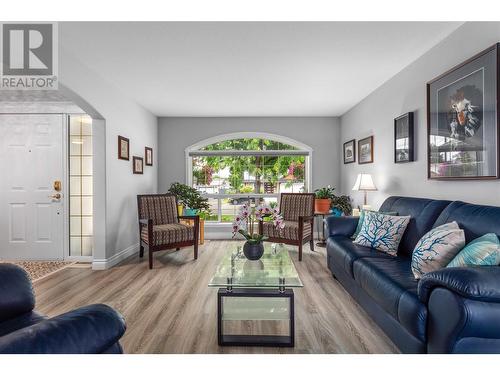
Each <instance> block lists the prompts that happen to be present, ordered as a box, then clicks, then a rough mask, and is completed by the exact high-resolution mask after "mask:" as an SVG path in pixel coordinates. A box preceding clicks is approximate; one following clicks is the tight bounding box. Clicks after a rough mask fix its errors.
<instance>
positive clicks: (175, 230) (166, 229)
mask: <svg viewBox="0 0 500 375" xmlns="http://www.w3.org/2000/svg"><path fill="white" fill-rule="evenodd" d="M141 239H142V240H143V241H144V242H145V243H147V244H148V245H149V243H148V242H149V239H148V228H147V227H142V229H141ZM193 239H194V227H192V226H190V225H184V224H178V223H174V224H162V225H153V244H152V245H153V246H161V245H168V244H173V243H179V242H187V241H193Z"/></svg>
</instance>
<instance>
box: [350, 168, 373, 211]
mask: <svg viewBox="0 0 500 375" xmlns="http://www.w3.org/2000/svg"><path fill="white" fill-rule="evenodd" d="M352 190H354V191H363V192H364V193H365V200H364V205H363V206H364V208H366V206H367V204H366V192H367V191H375V190H377V187H376V186H375V184H374V183H373V179H372V175H371V174H369V173H360V174H358V177H357V178H356V182H355V183H354V186H353V187H352Z"/></svg>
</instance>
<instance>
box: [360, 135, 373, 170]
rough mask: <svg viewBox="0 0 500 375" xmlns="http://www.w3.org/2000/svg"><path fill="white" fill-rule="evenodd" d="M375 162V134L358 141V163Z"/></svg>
mask: <svg viewBox="0 0 500 375" xmlns="http://www.w3.org/2000/svg"><path fill="white" fill-rule="evenodd" d="M369 163H373V135H371V136H369V137H366V138H363V139H360V140H359V141H358V164H369Z"/></svg>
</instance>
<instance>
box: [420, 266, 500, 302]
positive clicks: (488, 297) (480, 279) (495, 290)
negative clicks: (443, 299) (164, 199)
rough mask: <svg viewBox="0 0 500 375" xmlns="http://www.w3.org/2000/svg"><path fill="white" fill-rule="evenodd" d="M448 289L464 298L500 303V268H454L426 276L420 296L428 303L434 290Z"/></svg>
mask: <svg viewBox="0 0 500 375" xmlns="http://www.w3.org/2000/svg"><path fill="white" fill-rule="evenodd" d="M437 287H442V288H446V289H448V290H450V291H452V292H454V293H456V294H458V295H460V296H462V297H465V298H469V299H473V300H477V301H483V302H498V303H500V267H498V266H478V267H453V268H443V269H441V270H438V271H434V272H429V273H427V274H425V275H424V276H423V277H422V279H421V280H420V282H419V284H418V296H419V298H420V300H421V301H422V302H424V303H427V302H428V300H429V297H430V295H431V293H432V290H433V289H434V288H437Z"/></svg>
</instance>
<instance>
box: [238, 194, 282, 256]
mask: <svg viewBox="0 0 500 375" xmlns="http://www.w3.org/2000/svg"><path fill="white" fill-rule="evenodd" d="M265 217H270V218H271V220H272V222H273V225H274V226H275V227H276V228H279V229H283V228H284V227H285V223H284V221H283V218H282V217H281V215H280V214H279V212H278V210H277V209H276V208H271V207H269V206H267V205H259V206H257V207H255V206H251V205H250V204H248V203H245V204H244V205H243V206H242V207H241V208H240V210H239V212H238V215H236V217H235V218H234V221H233V238H234V236H236V234H237V233H239V234H241V235H242V236H243V237H245V239H246V242H245V244H244V245H243V254H245V256H246V257H247V259H250V260H258V259H260V257H262V255H263V254H264V245H263V243H262V242H263V241H265V240H267V237H265V236H264V235H262V234H258V233H256V232H255V224H257V223H258V222H259V221H262V220H264V218H265Z"/></svg>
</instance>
